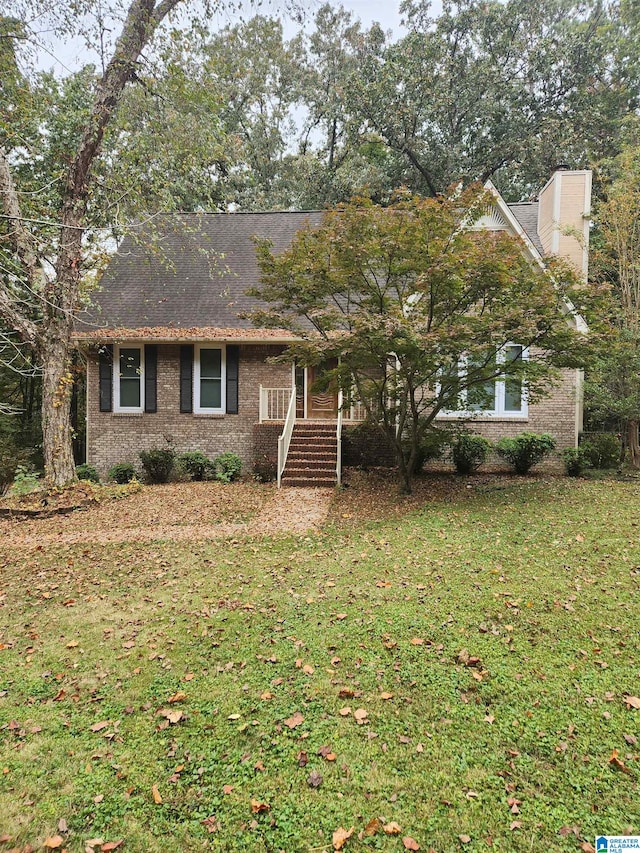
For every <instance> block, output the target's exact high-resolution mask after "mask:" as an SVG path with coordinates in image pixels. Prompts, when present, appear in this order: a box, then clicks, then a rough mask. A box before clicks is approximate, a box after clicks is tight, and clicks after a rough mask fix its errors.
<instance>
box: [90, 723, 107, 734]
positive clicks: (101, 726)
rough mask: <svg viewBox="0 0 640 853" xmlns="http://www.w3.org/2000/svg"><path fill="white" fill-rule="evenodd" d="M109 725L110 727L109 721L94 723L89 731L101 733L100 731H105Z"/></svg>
mask: <svg viewBox="0 0 640 853" xmlns="http://www.w3.org/2000/svg"><path fill="white" fill-rule="evenodd" d="M109 725H111V721H110V720H102V722H101V723H94V724H93V725H92V726H91V731H92V732H101V731H102V729H106V728H107V726H109Z"/></svg>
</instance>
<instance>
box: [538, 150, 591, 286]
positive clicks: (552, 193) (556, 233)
mask: <svg viewBox="0 0 640 853" xmlns="http://www.w3.org/2000/svg"><path fill="white" fill-rule="evenodd" d="M590 217H591V171H590V170H589V169H579V170H573V169H569V168H568V167H567V166H558V167H557V168H556V170H555V171H554V173H553V175H552V176H551V178H550V179H549V180H548V181H547V183H546V184H545V186H544V187H543V189H542V191H541V192H540V196H539V206H538V235H539V237H540V242H541V243H542V246H543V248H544V251H545V254H547V255H558V256H559V257H561V258H565V259H566V260H568V261H571V263H572V264H573V265H574V266H575V267H576V269H577V270H578V272H580V273H581V274H582V275H583V276H584V278H585V279H586V278H587V274H588V269H589V220H590Z"/></svg>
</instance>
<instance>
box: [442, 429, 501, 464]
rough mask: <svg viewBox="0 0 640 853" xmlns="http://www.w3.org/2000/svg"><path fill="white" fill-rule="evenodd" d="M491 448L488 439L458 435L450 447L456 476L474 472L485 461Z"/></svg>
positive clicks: (465, 434)
mask: <svg viewBox="0 0 640 853" xmlns="http://www.w3.org/2000/svg"><path fill="white" fill-rule="evenodd" d="M492 447H493V445H492V443H491V442H490V441H489V439H488V438H484V437H483V436H481V435H473V434H471V433H468V432H463V433H460V435H458V436H457V437H456V439H455V441H454V442H453V443H452V445H451V458H452V459H453V464H454V465H455V467H456V471H457V472H458V474H471V472H472V471H476V470H477V469H478V468H479V467H480V466H481V465H482V464H483V463H484V462H486V461H487V456H488V455H489V451H490V450H491V448H492Z"/></svg>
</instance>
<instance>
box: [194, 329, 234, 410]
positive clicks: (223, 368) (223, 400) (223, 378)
mask: <svg viewBox="0 0 640 853" xmlns="http://www.w3.org/2000/svg"><path fill="white" fill-rule="evenodd" d="M203 349H217V350H220V406H219V407H218V408H212V407H209V406H201V405H200V391H201V387H200V378H201V377H200V352H201V350H203ZM226 412H227V348H226V346H225V344H219V343H217V342H216V343H213V342H211V343H201V344H195V346H194V348H193V414H194V415H224V414H226Z"/></svg>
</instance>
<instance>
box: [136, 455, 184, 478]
mask: <svg viewBox="0 0 640 853" xmlns="http://www.w3.org/2000/svg"><path fill="white" fill-rule="evenodd" d="M140 461H141V462H142V468H143V470H144V475H145V479H146V480H147V482H149V483H166V482H167V481H168V480H169V477H170V476H171V474H172V473H173V469H174V466H175V463H176V454H175V452H174V451H173V450H161V449H160V448H157V447H156V448H153V449H152V450H141V451H140Z"/></svg>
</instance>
